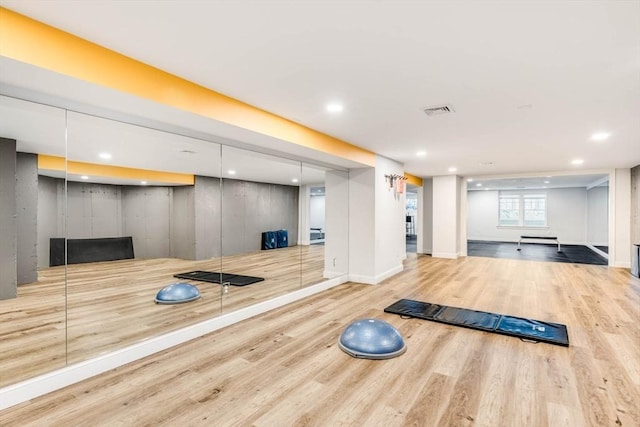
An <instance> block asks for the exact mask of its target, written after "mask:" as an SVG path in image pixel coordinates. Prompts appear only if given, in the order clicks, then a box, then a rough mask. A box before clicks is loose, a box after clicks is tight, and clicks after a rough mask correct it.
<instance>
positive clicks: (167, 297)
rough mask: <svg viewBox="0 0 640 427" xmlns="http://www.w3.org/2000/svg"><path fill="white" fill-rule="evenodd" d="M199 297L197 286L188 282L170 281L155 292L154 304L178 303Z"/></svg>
mask: <svg viewBox="0 0 640 427" xmlns="http://www.w3.org/2000/svg"><path fill="white" fill-rule="evenodd" d="M198 298H200V291H199V290H198V288H196V287H195V286H193V285H192V284H190V283H172V284H170V285H168V286H165V287H164V288H162V289H160V290H159V291H158V293H157V294H156V299H155V301H156V304H179V303H181V302H189V301H194V300H197V299H198Z"/></svg>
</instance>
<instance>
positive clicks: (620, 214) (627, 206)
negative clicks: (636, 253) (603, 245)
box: [609, 169, 632, 268]
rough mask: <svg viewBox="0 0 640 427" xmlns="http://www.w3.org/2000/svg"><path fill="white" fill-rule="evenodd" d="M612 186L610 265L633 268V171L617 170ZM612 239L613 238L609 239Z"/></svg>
mask: <svg viewBox="0 0 640 427" xmlns="http://www.w3.org/2000/svg"><path fill="white" fill-rule="evenodd" d="M613 175H614V176H613V178H614V179H613V180H612V182H611V183H610V184H612V185H611V187H610V188H609V190H610V191H611V193H612V194H611V197H612V202H613V208H614V209H613V215H612V217H613V218H612V220H613V221H614V223H613V229H614V232H613V245H611V248H610V249H611V251H610V253H609V265H611V266H613V267H621V268H630V267H631V251H632V246H631V169H616V170H615V172H614V173H613ZM609 239H611V236H610V237H609Z"/></svg>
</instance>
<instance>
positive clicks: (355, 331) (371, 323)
mask: <svg viewBox="0 0 640 427" xmlns="http://www.w3.org/2000/svg"><path fill="white" fill-rule="evenodd" d="M338 346H339V347H340V349H341V350H342V351H344V352H345V353H347V354H348V355H350V356H353V357H358V358H363V359H390V358H392V357H396V356H400V355H401V354H402V353H404V351H405V350H406V349H407V346H406V344H405V342H404V339H403V338H402V335H400V332H398V330H397V329H396V328H394V327H393V326H391V325H390V324H389V323H387V322H385V321H384V320H378V319H359V320H356V321H355V322H353V323H351V324H349V326H347V328H346V329H345V330H344V331H343V332H342V335H340V339H339V340H338Z"/></svg>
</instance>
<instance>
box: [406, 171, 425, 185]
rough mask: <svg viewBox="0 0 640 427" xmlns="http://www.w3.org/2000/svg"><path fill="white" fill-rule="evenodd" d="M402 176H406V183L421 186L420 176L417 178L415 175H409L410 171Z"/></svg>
mask: <svg viewBox="0 0 640 427" xmlns="http://www.w3.org/2000/svg"><path fill="white" fill-rule="evenodd" d="M404 176H406V177H407V184H411V185H417V186H418V187H422V178H418V177H417V176H415V175H411V174H410V173H406V172H405V173H404Z"/></svg>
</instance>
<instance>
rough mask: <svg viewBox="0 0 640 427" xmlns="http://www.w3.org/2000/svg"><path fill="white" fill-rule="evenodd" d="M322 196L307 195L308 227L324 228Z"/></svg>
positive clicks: (323, 202)
mask: <svg viewBox="0 0 640 427" xmlns="http://www.w3.org/2000/svg"><path fill="white" fill-rule="evenodd" d="M325 191H326V190H325ZM324 197H325V196H314V195H313V194H311V195H310V197H309V228H312V227H313V228H324V217H325V215H324V211H325V199H324Z"/></svg>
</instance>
